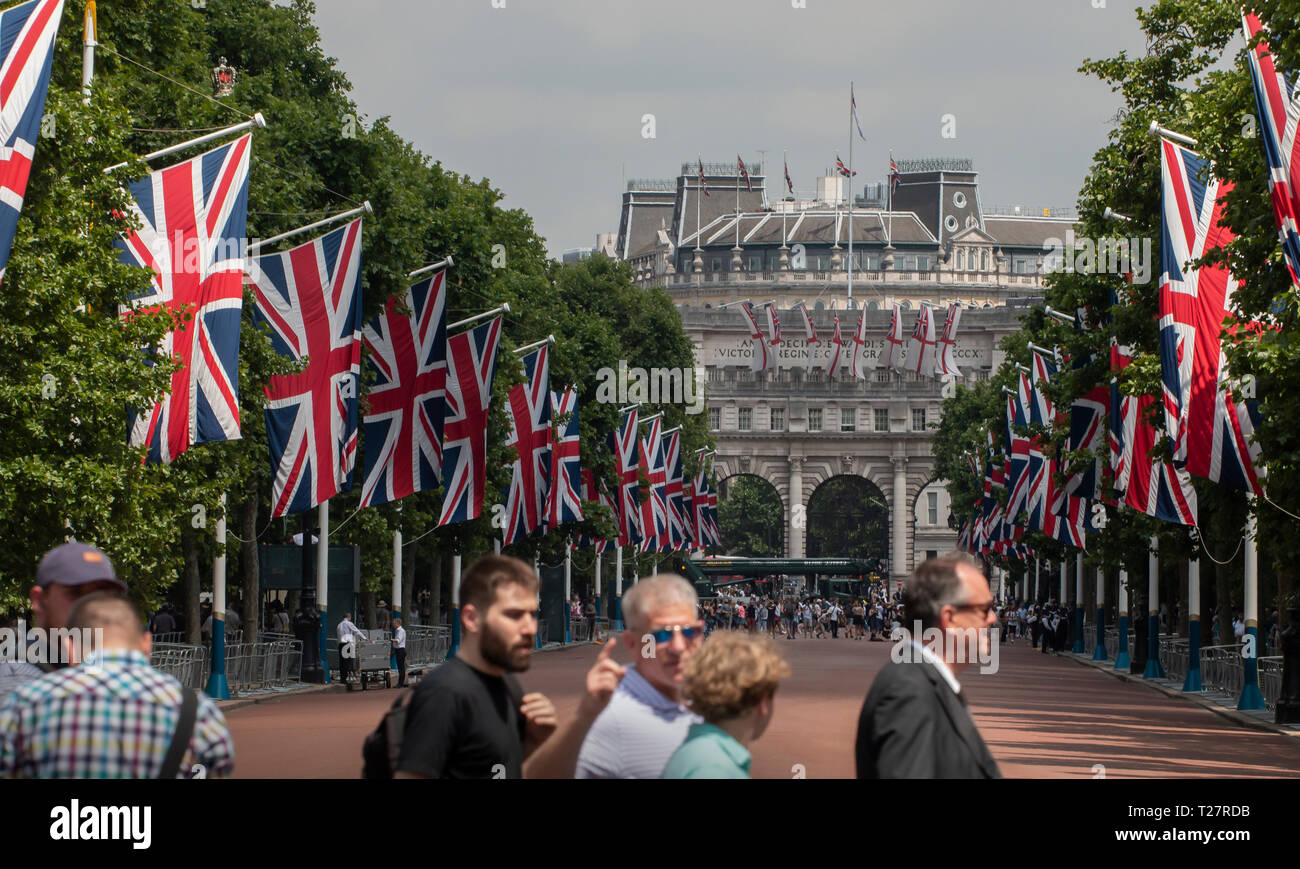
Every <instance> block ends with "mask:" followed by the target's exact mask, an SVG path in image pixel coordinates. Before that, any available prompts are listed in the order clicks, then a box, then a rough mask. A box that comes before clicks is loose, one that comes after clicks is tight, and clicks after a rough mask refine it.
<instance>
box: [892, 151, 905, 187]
mask: <svg viewBox="0 0 1300 869" xmlns="http://www.w3.org/2000/svg"><path fill="white" fill-rule="evenodd" d="M902 183H903V176H902V175H901V174H900V173H899V171H898V164H897V163H895V162H894V155H893V154H890V155H889V195H890V196H893V195H894V194H895V193H897V192H898V185H899V184H902Z"/></svg>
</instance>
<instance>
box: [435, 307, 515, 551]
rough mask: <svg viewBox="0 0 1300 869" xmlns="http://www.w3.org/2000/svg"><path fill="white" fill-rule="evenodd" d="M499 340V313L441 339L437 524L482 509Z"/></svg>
mask: <svg viewBox="0 0 1300 869" xmlns="http://www.w3.org/2000/svg"><path fill="white" fill-rule="evenodd" d="M500 345H501V318H500V317H494V318H493V319H491V320H490V321H488V322H487V323H484V324H483V325H481V326H476V327H475V328H473V329H470V330H469V331H467V332H462V333H460V334H459V335H453V336H451V337H450V338H449V339H447V413H446V416H445V417H444V420H443V431H442V486H443V495H442V515H441V516H439V517H438V525H439V526H442V525H449V524H451V523H453V522H468V521H470V520H471V519H477V518H478V517H479V516H480V515H481V514H482V513H483V489H484V487H485V486H486V485H487V437H488V411H489V409H490V408H491V406H492V380H493V378H494V377H495V376H496V370H497V350H498V349H499V348H500Z"/></svg>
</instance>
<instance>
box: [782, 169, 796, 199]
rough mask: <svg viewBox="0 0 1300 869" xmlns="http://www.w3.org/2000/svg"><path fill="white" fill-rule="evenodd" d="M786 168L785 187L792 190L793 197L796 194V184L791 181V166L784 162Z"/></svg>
mask: <svg viewBox="0 0 1300 869" xmlns="http://www.w3.org/2000/svg"><path fill="white" fill-rule="evenodd" d="M782 165H783V166H784V167H785V186H786V187H788V188H790V193H791V195H793V194H794V182H793V181H791V180H790V164H789V163H785V162H782Z"/></svg>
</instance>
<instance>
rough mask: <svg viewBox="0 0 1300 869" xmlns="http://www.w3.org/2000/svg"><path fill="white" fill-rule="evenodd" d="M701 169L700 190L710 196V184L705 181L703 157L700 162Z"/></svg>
mask: <svg viewBox="0 0 1300 869" xmlns="http://www.w3.org/2000/svg"><path fill="white" fill-rule="evenodd" d="M699 167H700V189H701V190H703V191H704V195H705V196H708V195H709V184H708V182H707V181H705V180H704V158H702V157H701V158H700V160H699Z"/></svg>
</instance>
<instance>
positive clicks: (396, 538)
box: [391, 531, 402, 618]
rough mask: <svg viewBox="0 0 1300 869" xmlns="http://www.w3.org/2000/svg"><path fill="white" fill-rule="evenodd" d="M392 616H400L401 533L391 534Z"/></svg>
mask: <svg viewBox="0 0 1300 869" xmlns="http://www.w3.org/2000/svg"><path fill="white" fill-rule="evenodd" d="M391 609H392V612H393V616H394V617H396V618H400V617H401V615H402V532H401V531H394V532H393V606H392V608H391Z"/></svg>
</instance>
